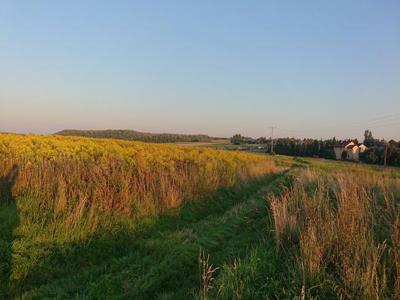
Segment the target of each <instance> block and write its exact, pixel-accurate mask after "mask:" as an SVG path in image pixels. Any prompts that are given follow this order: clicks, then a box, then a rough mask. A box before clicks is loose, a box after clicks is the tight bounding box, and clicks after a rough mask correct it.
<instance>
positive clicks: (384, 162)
mask: <svg viewBox="0 0 400 300" xmlns="http://www.w3.org/2000/svg"><path fill="white" fill-rule="evenodd" d="M387 152H388V143H387V142H385V155H384V156H383V165H384V166H385V167H386V159H387Z"/></svg>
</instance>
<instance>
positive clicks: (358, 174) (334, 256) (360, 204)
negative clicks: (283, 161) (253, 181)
mask: <svg viewBox="0 0 400 300" xmlns="http://www.w3.org/2000/svg"><path fill="white" fill-rule="evenodd" d="M268 200H269V205H270V208H271V211H272V214H273V218H274V224H275V233H276V240H277V245H279V247H284V248H287V249H292V251H293V253H294V255H295V256H296V257H297V262H298V266H297V268H298V274H299V277H300V278H301V281H302V285H303V288H305V289H306V290H308V293H309V294H310V295H313V293H314V294H315V295H317V294H319V295H324V293H326V295H336V296H337V297H341V298H345V299H387V298H393V299H395V298H397V299H399V298H400V288H399V282H400V269H399V267H400V262H399V261H400V252H399V251H400V244H399V239H400V236H399V232H400V221H399V219H400V204H399V202H400V201H399V200H400V180H399V178H395V177H392V176H390V174H389V172H380V173H377V172H376V173H368V172H364V171H363V169H362V168H359V169H358V170H357V171H352V172H347V171H345V170H343V171H331V172H329V173H328V172H324V171H318V172H317V171H310V170H307V171H304V172H302V173H301V174H300V175H299V176H298V177H297V178H296V179H295V182H294V184H293V186H292V188H291V189H290V190H288V191H287V192H285V193H283V194H282V195H280V196H273V195H272V196H270V197H269V199H268ZM317 291H318V292H317ZM303 292H304V290H303Z"/></svg>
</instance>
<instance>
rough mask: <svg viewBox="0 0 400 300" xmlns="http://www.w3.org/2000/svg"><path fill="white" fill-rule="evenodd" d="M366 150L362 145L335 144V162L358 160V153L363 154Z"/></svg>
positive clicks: (352, 143)
mask: <svg viewBox="0 0 400 300" xmlns="http://www.w3.org/2000/svg"><path fill="white" fill-rule="evenodd" d="M367 149H368V148H367V147H366V146H365V145H364V144H356V143H354V142H345V143H341V144H336V145H335V147H334V148H333V150H334V151H335V156H336V159H337V160H341V159H343V158H344V159H346V160H354V161H359V160H360V153H362V152H364V151H365V150H367Z"/></svg>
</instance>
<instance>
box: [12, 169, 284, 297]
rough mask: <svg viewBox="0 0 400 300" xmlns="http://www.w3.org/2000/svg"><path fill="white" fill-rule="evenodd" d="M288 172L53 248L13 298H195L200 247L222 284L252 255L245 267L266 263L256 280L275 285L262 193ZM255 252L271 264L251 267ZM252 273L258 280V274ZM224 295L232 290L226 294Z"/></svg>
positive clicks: (273, 257) (272, 247)
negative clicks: (129, 227)
mask: <svg viewBox="0 0 400 300" xmlns="http://www.w3.org/2000/svg"><path fill="white" fill-rule="evenodd" d="M286 178H287V172H283V173H279V174H273V175H269V176H266V177H264V178H262V179H261V180H259V181H257V182H253V183H250V184H246V185H242V186H240V187H236V188H234V189H224V190H221V191H219V192H218V193H216V194H215V195H214V196H213V197H212V199H209V200H207V201H201V202H195V203H189V204H187V205H185V206H184V207H183V208H182V209H180V210H179V211H171V212H169V213H168V214H164V215H162V216H160V217H158V218H156V219H149V220H146V221H144V222H143V223H142V224H140V226H139V227H138V230H136V231H135V232H127V231H126V230H123V228H122V229H121V230H120V231H117V232H114V233H112V234H103V235H101V236H96V237H93V238H91V239H90V240H89V241H88V242H87V243H85V244H82V243H80V244H72V245H63V246H62V247H60V246H57V247H56V246H54V247H53V248H51V250H49V251H48V253H47V257H46V261H43V262H41V263H40V264H38V265H37V267H36V268H34V269H32V270H31V271H30V273H29V275H28V276H27V277H26V278H25V279H24V280H23V281H21V282H18V283H16V285H15V288H14V296H17V297H18V296H24V297H26V298H54V297H57V298H69V299H70V298H86V299H92V298H97V299H99V298H108V299H109V298H121V299H122V298H125V299H126V298H130V299H196V298H197V297H198V290H199V269H198V260H197V257H198V254H199V249H200V248H202V249H204V251H205V253H207V254H209V255H210V261H211V263H213V264H214V265H215V266H218V267H221V270H220V271H218V272H217V273H216V280H217V282H218V281H219V282H220V285H222V286H223V285H224V282H223V281H224V280H225V281H226V283H227V284H229V272H230V269H231V268H232V266H236V265H237V264H238V262H239V261H241V260H243V261H246V260H249V263H248V264H245V265H246V266H251V267H252V268H254V267H255V268H262V269H259V270H255V271H256V272H260V276H262V278H260V282H259V284H260V285H264V290H265V292H266V293H268V291H267V290H268V289H271V288H275V286H276V285H278V284H279V281H276V278H275V280H274V282H272V281H271V285H273V286H268V272H270V273H271V274H270V275H271V277H272V276H275V277H276V272H278V270H276V269H275V266H276V265H277V263H276V260H277V259H278V258H277V257H276V253H275V245H274V241H273V236H272V233H269V232H268V228H271V227H270V221H271V220H270V219H269V217H268V214H267V208H266V204H265V195H266V193H267V192H269V191H271V192H273V191H277V190H278V189H279V185H280V183H284V181H285V180H286ZM266 237H270V239H268V238H266ZM257 253H258V254H257ZM257 255H263V256H265V255H269V256H271V257H270V259H268V260H269V261H271V264H270V265H268V266H257V264H255V266H254V262H253V265H252V259H256V257H257ZM278 265H279V264H278ZM250 271H251V272H253V271H254V270H250ZM265 272H267V273H265ZM245 273H246V270H245ZM253 273H254V272H253ZM256 275H257V274H256ZM227 276H228V277H227ZM251 276H252V278H253V279H252V280H254V276H255V275H254V274H253V275H251ZM256 277H257V276H256ZM265 278H267V280H266V279H265ZM282 280H284V278H283V279H282ZM256 281H257V280H256ZM266 283H267V285H266ZM254 284H258V283H257V282H255V283H254ZM258 290H259V291H260V290H261V291H262V290H263V287H262V286H261V287H258ZM213 292H214V293H215V292H216V291H215V290H214V291H213ZM249 293H251V291H249ZM272 295H273V293H272V294H271V296H272ZM222 296H223V293H222ZM222 296H221V297H222ZM256 296H257V295H251V294H250V297H256ZM226 298H227V299H229V298H230V296H229V295H228V294H227V295H226Z"/></svg>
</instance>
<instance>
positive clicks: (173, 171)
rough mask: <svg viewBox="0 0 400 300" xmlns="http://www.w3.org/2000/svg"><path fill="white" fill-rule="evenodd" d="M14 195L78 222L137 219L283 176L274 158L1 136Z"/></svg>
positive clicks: (1, 156) (1, 159) (1, 163)
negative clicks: (13, 175)
mask: <svg viewBox="0 0 400 300" xmlns="http://www.w3.org/2000/svg"><path fill="white" fill-rule="evenodd" d="M13 168H17V169H18V177H17V180H16V182H15V184H13V187H12V192H13V195H14V196H19V195H29V196H33V197H36V198H37V199H38V200H37V201H39V204H38V206H39V207H41V209H49V210H50V211H52V212H54V214H55V215H56V216H60V217H68V218H69V219H70V221H71V223H74V222H75V221H76V220H79V219H81V218H82V216H83V215H85V214H87V215H88V216H91V215H95V214H96V213H98V212H107V213H112V214H114V213H118V214H126V215H129V216H133V217H140V216H143V215H150V214H155V213H159V212H161V211H163V210H165V209H167V208H172V207H178V206H179V205H181V203H182V202H183V201H184V200H185V199H193V198H196V197H202V196H204V195H207V194H208V193H211V192H213V191H215V190H216V189H217V188H219V187H223V186H226V187H227V186H232V185H234V184H236V183H238V182H241V181H244V180H248V179H251V178H255V177H257V176H260V175H262V174H266V173H269V172H273V171H275V169H276V168H275V166H274V163H273V162H272V161H270V160H269V159H268V158H267V157H266V156H261V155H252V154H245V153H234V152H225V151H217V150H211V149H201V148H190V147H177V146H174V145H168V144H162V145H161V144H146V143H140V142H128V141H118V140H108V139H107V140H103V139H86V138H78V137H61V136H36V135H16V134H0V177H4V176H7V174H9V173H10V170H12V169H13Z"/></svg>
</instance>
